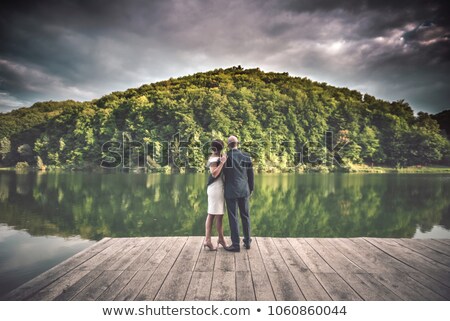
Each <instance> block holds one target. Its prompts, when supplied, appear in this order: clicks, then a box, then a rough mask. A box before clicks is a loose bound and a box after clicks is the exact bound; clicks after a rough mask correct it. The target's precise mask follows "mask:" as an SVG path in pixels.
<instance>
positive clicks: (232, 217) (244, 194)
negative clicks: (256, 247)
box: [223, 149, 254, 247]
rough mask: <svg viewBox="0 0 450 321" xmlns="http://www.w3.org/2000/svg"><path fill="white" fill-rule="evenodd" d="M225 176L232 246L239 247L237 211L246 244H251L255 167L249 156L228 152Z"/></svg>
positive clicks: (233, 151) (239, 152) (232, 151)
mask: <svg viewBox="0 0 450 321" xmlns="http://www.w3.org/2000/svg"><path fill="white" fill-rule="evenodd" d="M223 174H224V176H225V201H226V203H227V209H228V220H229V223H230V230H231V241H232V243H233V244H232V245H233V246H236V247H239V243H240V238H239V221H238V216H237V209H238V207H239V212H240V215H241V220H242V230H243V234H244V242H245V243H249V242H250V208H249V196H250V194H251V193H252V192H253V188H254V182H253V166H252V160H251V158H250V156H249V155H247V154H246V153H243V152H241V151H240V150H238V149H232V150H230V151H229V152H228V159H227V162H226V164H225V167H224V168H223Z"/></svg>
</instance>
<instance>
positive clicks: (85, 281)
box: [55, 270, 103, 301]
mask: <svg viewBox="0 0 450 321" xmlns="http://www.w3.org/2000/svg"><path fill="white" fill-rule="evenodd" d="M102 272H103V271H101V270H92V271H90V272H89V273H88V274H86V275H85V276H84V277H82V278H81V279H79V280H78V281H77V282H75V283H74V284H73V285H72V286H71V287H70V288H67V289H66V290H65V291H64V292H62V293H61V294H60V295H58V296H57V297H56V298H55V301H69V300H71V299H72V298H73V297H75V296H76V295H77V294H78V293H80V292H81V291H83V289H84V288H85V287H87V286H88V285H89V284H91V283H92V282H93V281H94V280H95V279H97V277H98V276H99V275H100V274H102Z"/></svg>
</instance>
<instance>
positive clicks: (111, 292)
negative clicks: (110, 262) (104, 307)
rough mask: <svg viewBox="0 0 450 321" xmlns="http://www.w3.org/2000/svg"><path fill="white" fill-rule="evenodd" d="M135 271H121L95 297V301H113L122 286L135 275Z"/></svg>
mask: <svg viewBox="0 0 450 321" xmlns="http://www.w3.org/2000/svg"><path fill="white" fill-rule="evenodd" d="M136 273H137V271H128V270H125V271H123V272H122V273H121V274H120V275H119V276H118V277H117V278H116V279H115V280H114V282H112V283H111V285H110V286H109V287H108V288H107V289H106V290H105V291H104V292H103V293H102V294H101V295H100V296H99V297H98V298H97V299H96V300H97V301H113V300H114V299H115V298H116V297H117V295H118V294H119V293H120V291H122V289H123V288H125V286H126V285H127V284H128V283H129V282H130V281H131V279H132V278H133V277H134V276H135V275H136Z"/></svg>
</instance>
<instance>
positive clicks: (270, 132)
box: [0, 67, 450, 171]
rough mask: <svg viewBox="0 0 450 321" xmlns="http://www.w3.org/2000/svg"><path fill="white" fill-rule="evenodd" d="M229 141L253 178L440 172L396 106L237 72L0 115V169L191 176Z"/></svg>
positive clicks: (427, 122)
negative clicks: (368, 168)
mask: <svg viewBox="0 0 450 321" xmlns="http://www.w3.org/2000/svg"><path fill="white" fill-rule="evenodd" d="M230 134H234V135H236V136H237V137H238V138H239V139H240V141H241V142H242V145H243V146H242V148H243V149H245V150H247V151H248V152H250V153H251V155H252V156H253V158H254V160H255V164H256V167H257V168H258V170H260V171H268V170H288V169H289V168H292V167H293V166H295V165H299V164H303V166H316V165H321V166H324V165H325V166H329V167H330V166H333V165H336V164H337V163H339V164H341V165H343V166H347V165H348V164H352V163H353V164H354V163H368V164H380V165H389V166H404V165H416V164H417V165H418V164H420V165H425V164H430V163H448V162H449V150H450V148H449V142H448V140H447V139H446V137H445V136H444V134H443V132H442V131H441V129H440V128H439V125H438V122H437V121H436V120H435V119H433V118H432V117H431V116H430V115H428V114H426V113H418V115H417V116H414V113H413V110H412V109H411V107H410V106H409V105H408V104H407V103H406V102H404V101H397V102H387V101H383V100H380V99H376V98H375V97H373V96H370V95H367V94H366V95H363V94H361V93H360V92H358V91H354V90H349V89H347V88H336V87H333V86H330V85H327V84H325V83H317V82H314V81H311V80H309V79H306V78H298V77H291V76H289V75H288V74H287V73H271V72H270V73H269V72H267V73H266V72H263V71H260V70H259V69H243V68H241V67H233V68H229V69H217V70H214V71H210V72H204V73H198V74H194V75H190V76H186V77H181V78H177V79H169V80H167V81H162V82H158V83H154V84H148V85H143V86H141V87H140V88H135V89H128V90H126V91H124V92H114V93H111V94H109V95H106V96H104V97H102V98H100V99H97V100H93V101H90V102H75V101H64V102H41V103H36V104H34V105H33V106H31V107H29V108H21V109H18V110H14V111H12V112H10V113H4V114H0V139H1V142H0V148H1V149H0V162H1V165H2V166H14V165H16V164H17V163H19V165H20V166H26V165H27V164H28V165H30V166H36V165H37V166H38V167H40V168H43V167H47V168H48V167H64V168H86V167H89V168H96V167H99V166H100V164H101V162H102V160H103V161H104V162H103V165H105V166H109V167H114V166H119V167H123V166H125V167H127V166H131V167H133V166H146V168H147V169H149V170H154V171H169V170H174V169H176V170H178V169H180V168H181V170H182V171H183V170H189V171H191V170H192V171H201V170H203V169H204V166H203V165H202V164H204V160H205V157H206V155H207V153H208V149H207V148H204V146H203V145H202V144H204V143H206V142H208V141H210V140H211V139H212V138H221V139H224V140H225V139H226V137H227V136H228V135H230ZM132 141H133V142H134V143H132ZM107 142H120V144H121V145H119V143H107ZM166 142H167V143H166ZM105 143H106V144H105ZM104 144H105V145H104ZM121 149H123V151H121ZM128 156H130V157H128ZM120 161H121V162H120ZM25 162H26V163H25Z"/></svg>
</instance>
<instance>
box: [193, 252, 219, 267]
mask: <svg viewBox="0 0 450 321" xmlns="http://www.w3.org/2000/svg"><path fill="white" fill-rule="evenodd" d="M217 252H218V251H210V250H208V249H204V248H203V247H202V251H200V254H199V256H198V260H197V263H196V264H195V268H194V271H196V272H212V271H213V270H214V261H215V260H216V254H217Z"/></svg>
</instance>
